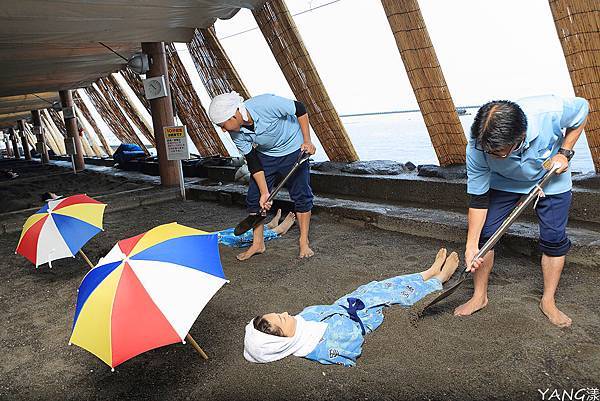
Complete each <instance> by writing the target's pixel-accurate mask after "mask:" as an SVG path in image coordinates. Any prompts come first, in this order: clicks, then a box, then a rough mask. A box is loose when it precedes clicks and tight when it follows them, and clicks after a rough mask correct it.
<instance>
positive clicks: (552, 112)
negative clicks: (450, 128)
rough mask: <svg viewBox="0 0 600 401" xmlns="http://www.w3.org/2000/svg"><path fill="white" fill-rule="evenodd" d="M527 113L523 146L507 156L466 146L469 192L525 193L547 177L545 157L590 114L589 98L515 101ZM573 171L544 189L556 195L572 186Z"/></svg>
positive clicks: (477, 193) (547, 98) (556, 178)
mask: <svg viewBox="0 0 600 401" xmlns="http://www.w3.org/2000/svg"><path fill="white" fill-rule="evenodd" d="M516 103H517V104H518V105H519V106H520V107H521V109H522V110H523V112H524V113H525V115H526V116H527V133H526V136H525V141H524V143H523V146H522V147H521V149H518V150H516V151H514V152H512V153H511V154H510V156H508V157H507V158H505V159H500V158H494V157H493V156H491V155H488V154H486V153H485V152H482V151H480V150H477V149H475V141H474V140H473V139H471V140H470V141H469V144H468V145H467V193H469V194H471V195H482V194H484V193H486V192H487V191H488V190H489V189H490V188H492V189H497V190H501V191H508V192H515V193H521V194H526V193H528V192H530V191H531V190H532V189H533V187H534V186H535V184H536V183H537V182H538V181H539V180H540V179H541V178H542V177H543V176H544V174H545V173H546V170H544V168H543V167H542V163H543V162H544V160H546V159H548V158H550V157H552V156H554V155H555V154H556V153H557V152H558V149H559V148H560V146H561V145H562V142H563V139H564V133H565V129H566V128H576V127H578V126H580V125H581V124H582V123H583V121H584V120H585V118H586V116H587V115H588V111H589V105H588V102H587V100H585V99H583V98H580V97H576V98H568V99H562V98H560V97H558V96H552V95H547V96H535V97H527V98H524V99H521V100H518V101H517V102H516ZM571 186H572V184H571V170H570V169H569V170H567V171H566V172H564V173H563V174H560V175H558V176H556V177H554V178H553V179H552V180H551V181H550V182H549V183H548V184H546V187H545V188H544V192H545V193H546V194H548V195H556V194H562V193H564V192H567V191H569V190H570V189H571Z"/></svg>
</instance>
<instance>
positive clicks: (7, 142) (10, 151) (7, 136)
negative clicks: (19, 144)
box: [2, 131, 13, 157]
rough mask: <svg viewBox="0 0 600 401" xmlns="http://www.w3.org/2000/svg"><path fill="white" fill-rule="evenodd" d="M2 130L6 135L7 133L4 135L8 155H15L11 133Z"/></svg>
mask: <svg viewBox="0 0 600 401" xmlns="http://www.w3.org/2000/svg"><path fill="white" fill-rule="evenodd" d="M2 132H3V133H4V135H6V136H5V137H4V145H5V146H6V156H7V157H13V150H12V145H11V142H10V135H9V134H8V132H6V131H2Z"/></svg>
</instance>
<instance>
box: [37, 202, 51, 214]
mask: <svg viewBox="0 0 600 401" xmlns="http://www.w3.org/2000/svg"><path fill="white" fill-rule="evenodd" d="M49 207H50V206H49V205H48V202H46V204H45V205H44V206H42V208H41V209H40V210H38V211H37V212H36V213H48V208H49Z"/></svg>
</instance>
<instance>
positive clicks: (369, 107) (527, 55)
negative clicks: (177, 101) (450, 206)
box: [138, 0, 574, 154]
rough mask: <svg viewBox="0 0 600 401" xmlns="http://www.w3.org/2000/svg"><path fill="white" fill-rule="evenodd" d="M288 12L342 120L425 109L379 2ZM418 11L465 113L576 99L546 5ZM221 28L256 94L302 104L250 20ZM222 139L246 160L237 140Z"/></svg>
mask: <svg viewBox="0 0 600 401" xmlns="http://www.w3.org/2000/svg"><path fill="white" fill-rule="evenodd" d="M286 4H287V5H288V7H289V9H290V12H291V13H292V14H293V15H294V14H298V15H295V16H294V21H295V23H296V25H297V27H298V29H299V31H300V34H301V36H302V39H303V41H304V44H305V46H306V48H307V49H308V51H309V53H310V55H311V58H312V60H313V62H314V64H315V66H316V68H317V71H318V72H319V75H320V76H321V79H322V81H323V83H324V85H325V87H326V88H327V91H328V93H329V96H330V98H331V100H332V102H333V104H334V106H335V107H336V109H337V111H338V113H339V114H352V113H365V112H381V111H390V110H406V109H416V108H418V106H417V102H416V99H415V96H414V94H413V91H412V88H411V86H410V83H409V81H408V77H407V74H406V70H405V68H404V65H403V63H402V60H401V58H400V54H399V51H398V48H397V45H396V42H395V40H394V36H393V34H392V31H391V29H390V26H389V23H388V21H387V18H386V16H385V12H384V10H383V7H382V5H381V1H380V0H287V1H286ZM419 5H420V8H421V12H422V14H423V17H424V20H425V23H426V25H427V29H428V32H429V35H430V37H431V41H432V43H433V45H434V48H435V51H436V53H437V57H438V60H439V62H440V65H441V67H442V70H443V73H444V76H445V79H446V82H447V84H448V87H449V90H450V93H451V94H452V97H453V100H454V103H455V104H456V105H457V106H468V105H481V104H483V103H485V102H487V101H489V100H494V99H510V100H516V99H518V98H521V97H525V96H533V95H541V94H557V95H559V96H574V92H573V88H572V85H571V81H570V77H569V74H568V70H567V66H566V63H565V59H564V56H563V53H562V49H561V46H560V42H559V40H558V36H557V33H556V29H555V26H554V21H553V19H552V15H551V12H550V7H549V5H548V1H547V0H504V1H501V2H498V1H492V0H452V1H449V0H420V1H419ZM215 28H216V31H217V37H218V38H220V41H221V43H222V45H223V47H224V49H225V51H226V52H227V54H228V56H229V58H230V59H231V60H232V62H233V64H234V66H235V67H236V69H237V71H238V73H239V75H240V76H241V78H242V80H243V81H244V83H245V84H246V86H247V87H248V89H249V91H250V93H251V94H253V95H257V94H261V93H275V94H278V95H280V96H286V97H292V98H293V97H294V95H293V93H292V92H291V90H290V88H289V85H288V84H287V82H286V80H285V78H284V76H283V74H282V73H281V70H280V69H279V66H278V65H277V63H276V61H275V59H274V57H273V55H272V53H271V50H270V48H269V47H268V45H267V43H266V41H265V39H264V37H263V36H262V33H261V31H260V30H259V29H258V28H257V25H256V21H255V20H254V17H253V16H252V13H251V12H250V11H249V10H246V9H242V10H240V11H239V12H238V13H237V14H236V15H235V16H234V17H233V18H231V19H229V20H218V21H217V22H216V24H215ZM177 49H178V51H179V54H180V56H181V57H182V60H183V62H184V65H185V67H186V69H187V70H188V72H189V73H190V76H191V78H192V82H193V84H194V87H195V88H196V90H197V92H198V94H199V95H200V98H201V100H202V103H203V105H204V107H205V108H207V107H208V104H209V102H210V100H209V96H208V94H207V93H206V90H205V89H204V88H203V86H202V83H201V81H200V79H199V77H198V74H197V73H196V70H195V67H194V65H193V62H192V60H191V58H190V56H189V53H188V51H187V47H186V45H185V44H182V43H180V44H177ZM138 106H139V105H138ZM144 112H145V111H144ZM146 117H147V118H149V116H146ZM220 136H221V138H222V139H223V141H224V143H225V145H226V147H227V148H228V150H229V151H230V152H232V153H234V154H235V153H237V152H236V150H235V147H234V146H233V144H232V143H231V140H230V139H229V137H228V135H226V134H223V133H220ZM315 142H318V141H317V140H315ZM319 147H320V146H319Z"/></svg>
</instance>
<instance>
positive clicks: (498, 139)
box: [471, 100, 527, 159]
mask: <svg viewBox="0 0 600 401" xmlns="http://www.w3.org/2000/svg"><path fill="white" fill-rule="evenodd" d="M526 131H527V117H526V116H525V113H524V112H523V110H522V109H521V108H520V107H519V105H518V104H516V103H514V102H511V101H508V100H495V101H492V102H488V103H486V104H484V105H483V106H481V108H480V109H479V110H478V111H477V115H476V116H475V120H474V121H473V125H472V126H471V139H472V140H473V141H474V142H475V148H476V149H477V150H480V151H482V152H485V153H487V154H489V155H491V156H494V157H496V158H500V159H504V158H507V157H508V156H510V154H511V153H513V152H515V151H517V150H519V149H520V148H521V147H522V145H523V143H524V140H525V134H526Z"/></svg>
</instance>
